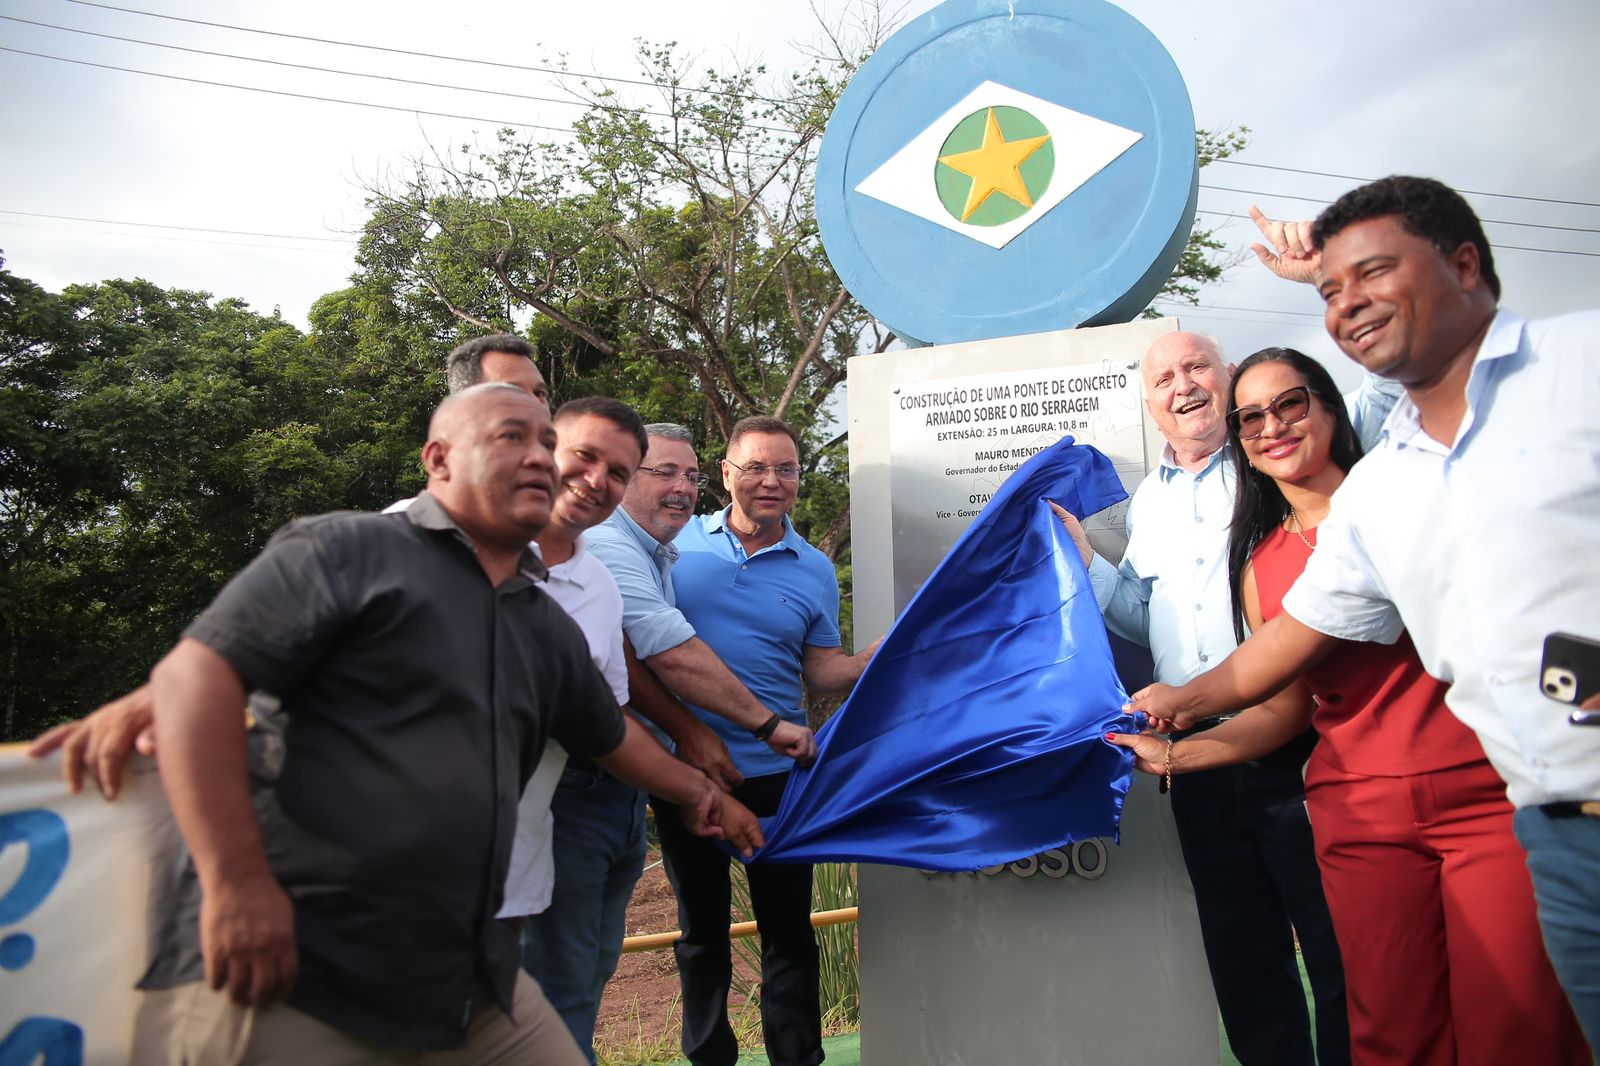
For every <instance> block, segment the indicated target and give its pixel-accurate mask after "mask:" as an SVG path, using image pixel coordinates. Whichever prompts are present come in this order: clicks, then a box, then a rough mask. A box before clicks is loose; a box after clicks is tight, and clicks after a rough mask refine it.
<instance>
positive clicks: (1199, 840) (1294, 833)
mask: <svg viewBox="0 0 1600 1066" xmlns="http://www.w3.org/2000/svg"><path fill="white" fill-rule="evenodd" d="M1315 743H1316V735H1315V734H1314V733H1311V732H1307V733H1306V734H1305V735H1303V736H1301V737H1299V738H1297V739H1296V740H1293V741H1290V742H1289V743H1288V744H1286V745H1284V746H1283V747H1282V748H1280V749H1278V750H1277V751H1275V752H1272V753H1271V754H1270V755H1267V756H1265V757H1264V758H1261V759H1258V760H1255V761H1253V762H1248V763H1243V764H1241V765H1239V766H1228V767H1223V768H1221V769H1218V770H1205V771H1201V772H1199V773H1193V774H1184V775H1183V776H1182V777H1179V778H1178V779H1177V781H1176V782H1174V784H1173V788H1172V814H1173V817H1174V819H1175V820H1176V822H1177V827H1178V841H1179V843H1180V844H1181V845H1182V846H1183V861H1184V865H1185V866H1187V867H1188V869H1189V880H1190V881H1191V882H1192V883H1193V884H1194V898H1195V906H1196V908H1197V909H1198V910H1199V912H1200V934H1201V937H1202V939H1203V940H1204V941H1205V947H1206V965H1207V966H1208V967H1209V968H1210V970H1211V984H1212V987H1213V988H1214V989H1215V990H1216V994H1217V1006H1218V1008H1219V1009H1220V1010H1221V1012H1222V1024H1223V1027H1224V1028H1225V1029H1226V1030H1227V1032H1228V1043H1229V1044H1230V1045H1232V1048H1233V1053H1234V1055H1235V1056H1236V1057H1237V1058H1238V1060H1239V1062H1240V1063H1241V1066H1315V1064H1317V1063H1320V1064H1321V1066H1347V1064H1348V1063H1349V1062H1350V1023H1349V1018H1348V1016H1347V1007H1346V1003H1345V989H1344V967H1343V966H1342V964H1341V963H1340V959H1339V946H1338V943H1337V942H1336V941H1335V940H1334V936H1333V921H1332V919H1331V918H1330V917H1329V916H1328V904H1327V901H1326V900H1325V899H1324V898H1323V894H1322V875H1321V873H1320V872H1319V871H1318V869H1317V860H1316V851H1315V846H1314V845H1313V843H1312V839H1311V823H1310V820H1309V819H1308V818H1307V817H1306V809H1305V786H1304V783H1303V780H1302V778H1301V770H1302V767H1303V766H1304V765H1305V761H1306V758H1307V757H1308V756H1309V754H1310V752H1311V748H1312V746H1313V745H1314V744H1315ZM1296 934H1298V935H1299V938H1300V950H1301V955H1302V957H1303V958H1304V960H1305V966H1306V973H1307V974H1308V975H1309V976H1310V978H1311V991H1312V998H1313V1000H1314V1001H1315V1003H1316V1014H1317V1017H1316V1037H1317V1038H1316V1052H1315V1053H1313V1051H1312V1041H1311V1020H1310V1018H1309V1017H1308V1015H1307V1013H1306V1002H1305V993H1304V990H1303V988H1302V986H1301V983H1300V971H1299V968H1298V967H1297V966H1296V965H1295V953H1294V937H1295V935H1296Z"/></svg>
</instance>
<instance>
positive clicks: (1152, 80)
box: [816, 0, 1198, 344]
mask: <svg viewBox="0 0 1600 1066" xmlns="http://www.w3.org/2000/svg"><path fill="white" fill-rule="evenodd" d="M1197 177H1198V171H1197V169H1196V156H1195V129H1194V113H1193V110H1192V109H1191V107H1190V104H1189V94H1188V90H1187V89H1186V88H1185V87H1184V83H1183V78H1182V76H1181V75H1180V74H1179V73H1178V69H1177V67H1176V66H1175V65H1174V64H1173V62H1172V58H1171V57H1170V56H1169V55H1168V54H1167V52H1166V50H1165V49H1164V48H1162V46H1161V44H1160V42H1159V41H1157V40H1156V39H1155V37H1154V36H1153V35H1152V34H1151V33H1150V31H1149V30H1147V29H1145V28H1144V26H1143V25H1141V24H1140V23H1139V22H1138V21H1137V20H1136V19H1134V18H1133V17H1132V16H1130V15H1128V14H1127V13H1126V12H1124V11H1122V10H1121V9H1119V8H1117V7H1114V6H1113V5H1111V4H1109V3H1106V2H1104V0H1015V2H1014V3H1009V4H1008V3H1007V2H1006V0H947V2H946V3H943V4H940V5H939V6H938V7H936V8H934V9H933V10H932V11H929V12H928V13H927V14H925V15H923V16H922V17H921V18H918V19H916V20H915V21H913V22H911V23H910V24H908V25H907V26H906V27H905V28H903V29H902V30H900V31H899V32H898V33H896V34H895V35H894V36H892V37H891V38H890V39H889V40H888V41H887V42H885V43H884V45H883V46H882V47H881V48H879V49H878V51H877V52H876V53H874V54H873V56H872V57H871V58H870V59H869V60H868V61H867V62H866V63H865V64H863V66H862V67H861V69H860V71H858V72H857V73H856V75H855V77H854V78H853V79H852V80H851V82H850V85H849V86H848V87H847V88H846V90H845V92H844V94H843V95H842V96H841V97H840V100H839V103H838V106H837V107H836V108H835V109H834V112H833V115H832V117H831V118H830V120H829V122H828V129H827V132H826V134H825V135H824V137H823V140H822V147H821V149H820V151H819V155H818V160H817V179H816V203H817V224H818V227H819V229H820V231H821V235H822V241H823V245H824V247H825V248H826V249H827V252H828V257H829V259H830V260H831V261H832V263H833V267H834V270H836V271H837V272H838V274H839V277H840V279H841V280H842V281H843V282H844V284H845V287H846V288H848V289H849V290H850V292H851V293H852V294H853V295H854V296H855V297H856V299H858V300H860V301H861V303H862V304H863V305H864V306H865V307H866V308H867V309H868V310H869V311H871V312H872V313H873V314H874V315H876V316H877V317H878V318H879V319H881V320H882V321H883V322H884V323H886V324H887V325H889V326H890V327H891V328H893V329H894V330H895V331H896V332H897V333H899V334H900V335H901V336H902V337H905V338H907V339H908V340H912V343H933V344H947V343H953V342H957V341H970V340H981V339H986V338H991V337H1002V336H1016V335H1021V334H1027V333H1040V332H1045V331H1048V330H1058V329H1070V328H1073V327H1076V326H1082V325H1105V324H1110V323H1115V322H1126V321H1129V320H1131V319H1132V318H1133V317H1134V316H1136V315H1137V314H1138V313H1139V312H1140V311H1141V310H1143V309H1144V308H1145V307H1146V306H1147V305H1148V304H1149V303H1150V301H1151V300H1152V299H1153V298H1154V297H1155V295H1156V293H1157V292H1159V291H1160V288H1161V286H1162V284H1163V283H1164V282H1165V281H1166V279H1167V278H1168V277H1169V276H1170V275H1171V273H1172V269H1173V267H1174V266H1175V265H1176V264H1177V262H1178V258H1179V256H1180V255H1181V254H1182V252H1183V248H1184V244H1185V243H1186V241H1187V240H1188V237H1189V232H1190V230H1191V228H1192V227H1193V224H1194V209H1195V196H1196V192H1197V189H1198V185H1197ZM913 339H914V340H913Z"/></svg>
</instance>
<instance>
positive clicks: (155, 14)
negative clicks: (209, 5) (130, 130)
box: [66, 0, 784, 104]
mask: <svg viewBox="0 0 1600 1066" xmlns="http://www.w3.org/2000/svg"><path fill="white" fill-rule="evenodd" d="M66 2H67V3H69V4H78V5H79V6H81V7H96V8H100V9H101V10H102V11H120V12H122V13H123V14H127V15H143V16H144V17H146V18H155V19H166V20H168V21H169V22H186V23H189V24H190V25H192V26H210V27H212V28H213V29H219V30H237V31H239V32H240V33H259V34H263V35H265V36H268V37H281V38H284V39H286V40H291V41H311V42H313V43H315V44H332V45H338V46H339V47H341V48H364V49H367V50H369V51H373V52H388V53H390V54H391V55H402V56H415V57H417V58H419V59H442V60H445V61H447V62H450V63H472V64H475V65H477V66H484V67H500V68H503V69H505V70H521V71H526V72H528V73H532V74H553V75H555V76H556V77H558V78H589V79H591V80H593V81H602V82H614V83H616V84H618V85H638V86H642V87H644V88H646V89H659V88H660V86H659V85H657V84H656V83H655V82H653V81H646V80H644V79H642V78H622V77H617V76H615V75H606V74H594V73H589V74H585V73H583V72H582V71H573V70H561V69H560V68H558V67H532V66H527V65H524V64H521V63H502V62H498V61H496V60H493V59H475V58H471V57H468V56H452V55H441V54H439V53H437V52H416V51H412V50H411V49H408V48H389V47H386V46H384V45H381V44H366V43H363V42H361V41H339V40H334V39H332V38H328V37H311V36H308V35H306V34H303V33H283V32H280V31H278V30H263V29H257V28H255V27H253V26H235V25H233V24H231V23H227V22H208V21H206V20H205V19H195V18H184V17H182V16H180V15H165V14H162V13H161V12H159V11H140V10H138V9H136V8H131V7H118V6H116V5H115V4H101V3H95V2H94V0H66ZM675 88H676V90H677V91H678V92H686V93H703V94H706V95H710V96H728V97H734V98H736V99H744V100H759V101H761V102H762V103H767V104H781V103H783V102H784V101H782V100H779V99H777V98H776V97H771V96H759V95H757V94H754V93H739V92H734V91H733V90H731V89H700V88H693V87H690V86H687V85H680V86H676V87H675Z"/></svg>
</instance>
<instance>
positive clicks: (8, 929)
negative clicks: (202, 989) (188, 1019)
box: [0, 745, 182, 1066]
mask: <svg viewBox="0 0 1600 1066" xmlns="http://www.w3.org/2000/svg"><path fill="white" fill-rule="evenodd" d="M23 751H24V748H23V747H22V746H21V745H7V746H4V747H0V1066H41V1064H42V1066H79V1064H83V1063H91V1064H97V1066H99V1064H103V1066H123V1064H125V1063H127V1062H128V1060H129V1042H130V1039H131V1036H132V1032H133V1022H134V1014H135V1011H136V1010H137V1008H138V1005H139V994H138V993H137V992H136V991H135V990H134V984H135V982H137V981H138V980H139V978H140V977H141V976H143V974H144V971H145V967H146V966H147V965H148V963H149V935H148V930H149V929H150V928H152V923H151V922H150V921H149V918H150V912H151V908H152V904H153V903H154V901H155V900H156V899H158V898H160V896H161V895H162V894H164V893H165V892H166V891H167V889H168V888H169V887H170V884H171V881H172V880H173V879H174V878H175V877H176V874H177V871H178V863H179V862H180V861H181V855H182V851H181V849H180V847H179V843H180V842H179V839H178V835H177V829H176V826H175V825H174V824H173V821H172V818H171V815H170V813H169V812H168V810H167V804H166V798H165V796H163V794H162V792H161V783H160V781H159V780H158V779H157V777H156V774H155V765H154V763H153V762H152V761H151V760H148V759H143V758H139V759H137V760H136V761H135V762H134V763H133V764H132V765H131V766H130V769H129V772H128V775H127V781H126V782H125V784H124V787H123V791H122V795H121V796H119V797H118V798H117V801H116V802H115V803H107V802H106V801H105V799H104V798H102V797H101V795H100V793H99V792H98V791H96V790H95V788H94V786H93V784H92V783H91V784H89V785H87V786H86V788H85V789H84V792H83V794H81V795H78V796H73V795H70V794H68V792H67V788H66V785H64V784H63V783H62V781H61V776H60V761H59V758H50V759H46V760H43V761H35V760H32V759H29V758H28V757H27V756H26V755H25V754H23Z"/></svg>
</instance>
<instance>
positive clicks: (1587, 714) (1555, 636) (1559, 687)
mask: <svg viewBox="0 0 1600 1066" xmlns="http://www.w3.org/2000/svg"><path fill="white" fill-rule="evenodd" d="M1539 690H1540V691H1541V692H1543V693H1544V694H1545V695H1546V696H1548V697H1550V698H1551V699H1553V700H1556V701H1557V702H1560V703H1570V704H1572V705H1574V706H1578V707H1581V705H1582V704H1583V703H1584V702H1585V701H1587V700H1588V699H1589V698H1590V697H1592V696H1593V695H1594V694H1595V693H1596V692H1600V641H1597V640H1590V639H1589V638H1588V637H1578V636H1574V635H1572V634H1571V633H1551V634H1550V635H1549V636H1547V637H1545V638H1544V661H1543V662H1542V663H1541V664H1540V666H1539ZM1568 721H1570V722H1571V723H1572V724H1573V725H1600V711H1585V710H1581V709H1580V710H1575V711H1573V712H1572V714H1570V715H1569V716H1568Z"/></svg>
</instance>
